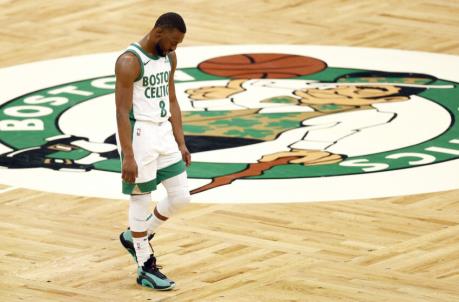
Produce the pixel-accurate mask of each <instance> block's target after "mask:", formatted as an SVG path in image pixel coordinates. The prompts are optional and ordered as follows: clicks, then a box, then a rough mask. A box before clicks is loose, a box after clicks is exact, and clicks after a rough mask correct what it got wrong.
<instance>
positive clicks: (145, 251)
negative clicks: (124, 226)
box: [132, 236, 153, 267]
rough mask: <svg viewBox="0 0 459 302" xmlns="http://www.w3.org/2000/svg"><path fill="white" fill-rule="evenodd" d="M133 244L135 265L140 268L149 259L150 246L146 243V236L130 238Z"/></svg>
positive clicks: (151, 252)
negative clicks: (135, 257) (135, 258)
mask: <svg viewBox="0 0 459 302" xmlns="http://www.w3.org/2000/svg"><path fill="white" fill-rule="evenodd" d="M132 240H133V242H134V249H135V254H136V256H137V263H138V264H139V266H140V267H142V266H143V264H144V263H145V262H146V261H147V260H148V258H150V255H151V254H153V251H152V250H151V247H150V244H149V243H148V236H145V237H140V238H136V237H132Z"/></svg>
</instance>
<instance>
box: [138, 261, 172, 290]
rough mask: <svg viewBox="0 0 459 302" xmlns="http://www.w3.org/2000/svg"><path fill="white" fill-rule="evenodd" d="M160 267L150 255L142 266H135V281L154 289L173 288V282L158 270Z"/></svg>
mask: <svg viewBox="0 0 459 302" xmlns="http://www.w3.org/2000/svg"><path fill="white" fill-rule="evenodd" d="M160 268H161V267H160V266H158V265H156V258H155V256H153V255H150V258H149V259H148V260H147V262H145V263H144V265H143V266H142V267H138V268H137V283H138V284H140V285H142V286H145V287H149V288H154V289H156V290H171V289H173V288H174V287H175V282H174V281H172V280H170V279H168V278H167V277H166V275H164V274H163V273H161V272H160V271H159V269H160Z"/></svg>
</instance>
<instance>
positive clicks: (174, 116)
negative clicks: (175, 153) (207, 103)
mask: <svg viewBox="0 0 459 302" xmlns="http://www.w3.org/2000/svg"><path fill="white" fill-rule="evenodd" d="M169 57H170V60H171V63H172V68H171V73H170V76H169V102H170V111H171V117H170V119H169V121H170V122H171V124H172V131H173V132H174V137H175V140H176V141H177V144H178V147H179V150H180V152H181V153H182V157H183V160H184V161H185V164H186V165H187V166H189V165H190V164H191V155H190V152H189V151H188V148H187V147H186V145H185V137H184V135H183V127H182V112H181V111H180V106H179V103H178V101H177V96H176V95H175V83H174V73H175V69H176V67H177V56H176V54H175V52H171V53H170V55H169Z"/></svg>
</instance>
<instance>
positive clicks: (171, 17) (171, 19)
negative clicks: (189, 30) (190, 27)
mask: <svg viewBox="0 0 459 302" xmlns="http://www.w3.org/2000/svg"><path fill="white" fill-rule="evenodd" d="M155 28H170V29H172V28H175V29H177V30H178V31H180V32H181V33H186V25H185V21H183V18H182V17H181V16H180V15H179V14H177V13H172V12H169V13H165V14H162V15H161V16H159V18H158V20H156V23H155Z"/></svg>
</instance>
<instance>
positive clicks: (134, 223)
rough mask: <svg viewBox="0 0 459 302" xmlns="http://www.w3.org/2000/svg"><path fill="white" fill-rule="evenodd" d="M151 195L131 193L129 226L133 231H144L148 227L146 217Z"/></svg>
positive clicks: (148, 213)
mask: <svg viewBox="0 0 459 302" xmlns="http://www.w3.org/2000/svg"><path fill="white" fill-rule="evenodd" d="M150 200H151V195H150V194H144V195H131V199H130V202H129V227H130V228H131V231H134V232H145V231H146V230H147V229H148V225H147V217H148V216H149V215H150V212H149V210H148V206H149V204H150Z"/></svg>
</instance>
